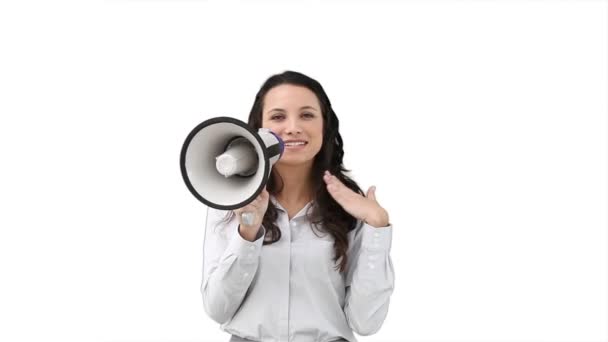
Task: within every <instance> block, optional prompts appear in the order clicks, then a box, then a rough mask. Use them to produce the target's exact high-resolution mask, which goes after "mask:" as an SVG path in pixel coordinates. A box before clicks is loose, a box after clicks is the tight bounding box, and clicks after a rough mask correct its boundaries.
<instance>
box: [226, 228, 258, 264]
mask: <svg viewBox="0 0 608 342" xmlns="http://www.w3.org/2000/svg"><path fill="white" fill-rule="evenodd" d="M235 229H236V232H234V235H233V236H232V239H231V240H230V242H229V243H228V246H227V248H226V253H228V254H233V255H236V256H237V262H239V263H241V264H254V263H256V262H257V261H258V259H259V256H260V254H261V250H262V244H263V242H264V236H265V235H266V229H264V226H261V227H260V230H259V231H258V235H257V236H256V239H255V240H254V241H247V240H245V239H243V237H242V236H241V234H240V233H239V231H238V229H239V226H238V225H237V226H236V228H235Z"/></svg>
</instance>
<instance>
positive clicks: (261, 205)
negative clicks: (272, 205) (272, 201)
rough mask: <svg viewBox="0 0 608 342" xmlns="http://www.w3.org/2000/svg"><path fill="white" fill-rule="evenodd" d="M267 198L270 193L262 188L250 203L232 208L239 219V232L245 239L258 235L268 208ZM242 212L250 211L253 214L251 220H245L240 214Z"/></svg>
mask: <svg viewBox="0 0 608 342" xmlns="http://www.w3.org/2000/svg"><path fill="white" fill-rule="evenodd" d="M269 198H270V195H269V194H268V191H267V190H266V188H264V190H262V192H261V193H260V194H259V195H258V197H256V199H254V200H253V201H252V202H251V203H249V204H247V205H246V206H244V207H242V208H238V209H234V213H235V214H236V216H237V217H238V219H239V233H240V234H241V236H242V237H243V238H244V239H245V240H248V241H254V240H255V237H256V236H257V235H258V231H259V230H260V227H261V226H262V221H263V220H264V214H266V209H268V199H269ZM243 213H252V214H253V216H254V217H253V220H252V221H253V222H246V221H247V220H243V218H242V216H241V214H243ZM243 221H245V222H243Z"/></svg>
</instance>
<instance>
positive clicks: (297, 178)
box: [275, 165, 313, 205]
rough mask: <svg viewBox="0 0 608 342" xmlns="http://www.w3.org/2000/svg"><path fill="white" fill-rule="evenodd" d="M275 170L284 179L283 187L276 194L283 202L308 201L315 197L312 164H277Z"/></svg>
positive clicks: (287, 203)
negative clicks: (307, 165)
mask: <svg viewBox="0 0 608 342" xmlns="http://www.w3.org/2000/svg"><path fill="white" fill-rule="evenodd" d="M275 170H276V171H277V172H278V173H279V174H280V175H281V179H282V180H283V189H282V190H281V192H280V193H278V194H277V195H276V198H277V200H278V201H279V202H281V204H286V205H290V204H297V203H308V202H310V201H311V200H312V199H313V194H312V180H311V170H312V167H311V166H309V167H303V166H301V165H298V166H292V165H275Z"/></svg>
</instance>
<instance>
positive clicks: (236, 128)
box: [180, 117, 285, 224]
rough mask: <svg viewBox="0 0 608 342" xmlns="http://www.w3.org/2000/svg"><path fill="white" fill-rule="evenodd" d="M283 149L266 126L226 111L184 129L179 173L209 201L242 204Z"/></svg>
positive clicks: (227, 205) (220, 206)
mask: <svg viewBox="0 0 608 342" xmlns="http://www.w3.org/2000/svg"><path fill="white" fill-rule="evenodd" d="M284 149H285V144H284V142H283V140H282V139H281V138H280V137H278V136H277V135H276V134H274V133H273V132H272V131H270V130H269V129H267V128H260V129H259V130H258V131H257V132H256V131H255V130H254V129H253V128H251V127H249V125H247V124H246V123H245V122H243V121H240V120H237V119H234V118H231V117H216V118H212V119H209V120H206V121H204V122H202V123H200V124H199V125H198V126H196V127H195V128H194V129H193V130H192V131H191V132H190V134H188V137H187V138H186V140H185V142H184V144H183V146H182V151H181V155H180V168H181V172H182V177H183V179H184V182H185V183H186V186H187V187H188V189H189V190H190V192H191V193H192V194H193V195H194V197H196V198H197V199H198V200H199V201H201V202H203V203H204V204H206V205H208V206H209V207H212V208H216V209H221V210H233V209H237V208H241V207H244V206H246V205H247V204H249V203H251V202H252V201H253V200H254V199H255V198H256V197H257V196H258V195H259V194H260V193H261V192H262V190H263V189H264V187H265V186H266V183H267V182H268V179H269V177H270V171H271V169H272V166H273V165H274V164H275V163H276V162H277V161H278V160H279V159H280V158H281V156H282V155H283V151H284ZM247 217H248V219H249V220H250V222H252V221H251V219H252V217H251V216H250V215H248V216H247ZM242 218H243V219H244V220H245V215H243V217H242ZM243 223H245V224H248V223H246V222H243Z"/></svg>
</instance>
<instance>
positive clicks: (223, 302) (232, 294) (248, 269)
mask: <svg viewBox="0 0 608 342" xmlns="http://www.w3.org/2000/svg"><path fill="white" fill-rule="evenodd" d="M227 213H228V211H223V210H217V209H213V208H208V210H207V219H206V225H205V238H204V243H203V280H202V283H201V293H202V295H203V305H204V307H205V311H206V312H207V314H208V315H209V316H210V317H211V319H213V320H214V321H216V322H218V323H220V324H223V323H225V322H227V321H229V320H230V319H231V318H232V317H233V316H234V314H235V313H236V311H237V309H238V308H239V306H240V305H241V303H242V301H243V299H244V297H245V294H246V293H247V290H248V289H249V286H250V285H251V283H252V281H253V279H254V275H255V273H256V271H257V268H258V265H259V262H260V261H259V260H260V255H261V249H262V242H263V241H264V235H265V234H266V230H265V229H264V227H261V228H260V231H259V232H258V235H257V236H256V239H255V240H254V241H253V242H250V241H247V240H245V239H243V237H242V236H241V234H239V232H238V227H239V222H238V218H237V217H236V216H234V215H233V217H232V218H231V219H230V220H229V221H227V222H226V221H225V220H224V218H225V216H226V214H227Z"/></svg>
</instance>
